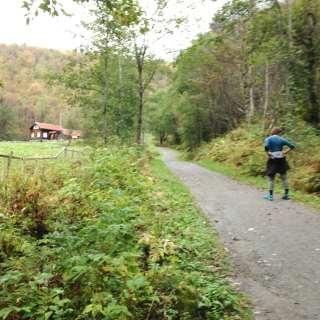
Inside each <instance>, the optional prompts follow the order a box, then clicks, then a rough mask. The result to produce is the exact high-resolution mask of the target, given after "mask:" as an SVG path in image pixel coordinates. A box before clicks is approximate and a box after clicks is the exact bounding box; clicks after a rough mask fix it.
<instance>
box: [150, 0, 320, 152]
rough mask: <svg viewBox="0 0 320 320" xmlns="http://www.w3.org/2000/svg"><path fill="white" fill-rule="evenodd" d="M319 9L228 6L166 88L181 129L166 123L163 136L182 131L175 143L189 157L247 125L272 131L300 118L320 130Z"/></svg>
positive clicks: (262, 2) (298, 3)
mask: <svg viewBox="0 0 320 320" xmlns="http://www.w3.org/2000/svg"><path fill="white" fill-rule="evenodd" d="M319 8H320V7H319V1H316V0H295V1H288V2H286V3H283V2H279V1H271V0H254V1H252V0H232V1H229V2H227V3H226V4H225V5H224V6H223V7H222V8H221V10H220V11H219V12H217V13H216V14H215V16H214V17H213V21H212V24H211V31H210V32H208V33H207V34H204V35H199V36H198V38H197V39H196V40H195V41H194V42H193V43H192V45H191V46H190V47H189V48H187V49H185V50H184V51H183V52H182V53H181V54H180V55H179V56H178V58H177V59H176V61H175V64H174V67H175V68H174V73H173V76H172V77H171V78H170V81H169V84H168V88H167V89H166V90H165V92H166V93H164V91H163V89H162V88H161V89H160V95H161V96H163V98H162V99H161V101H166V105H165V106H164V105H163V103H160V104H159V108H161V109H160V110H163V112H166V113H168V114H171V115H174V119H175V128H172V127H171V126H167V124H166V123H164V124H163V129H162V131H164V130H165V131H166V134H165V135H166V136H169V137H170V136H171V137H173V136H174V135H176V132H178V133H179V138H180V139H171V140H175V141H178V140H180V141H181V142H182V144H183V146H184V147H186V148H187V149H189V150H191V149H195V148H196V147H198V146H199V145H200V144H201V143H202V142H208V141H210V140H211V139H213V138H215V137H217V136H218V135H220V134H223V133H225V132H228V131H230V130H232V129H233V128H235V127H237V126H239V124H240V123H242V122H243V121H248V123H251V122H254V120H255V119H259V120H260V121H261V127H264V128H267V127H272V126H276V125H279V124H280V123H281V122H283V121H286V120H287V119H288V118H290V117H291V116H297V115H298V119H299V120H305V121H306V122H307V123H308V124H311V125H312V126H314V127H315V128H319V123H320V122H319V121H320V98H319V86H320V81H319V72H320V60H319V59H320V51H319V50H320V43H319V39H320V38H319V32H320V24H319V21H320V10H319ZM157 97H158V93H155V99H157ZM160 110H159V111H158V113H159V114H161V111H160ZM151 120H152V121H151V124H150V127H152V128H158V127H159V123H157V121H158V120H157V119H156V118H153V119H151ZM161 123H162V119H161V118H160V124H161ZM169 140H170V139H169Z"/></svg>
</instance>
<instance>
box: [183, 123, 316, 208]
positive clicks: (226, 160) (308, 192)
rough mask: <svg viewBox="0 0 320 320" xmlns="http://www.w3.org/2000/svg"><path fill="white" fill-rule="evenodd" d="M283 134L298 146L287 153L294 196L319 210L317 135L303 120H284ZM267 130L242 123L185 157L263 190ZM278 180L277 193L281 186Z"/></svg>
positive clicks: (264, 184) (265, 185) (264, 185)
mask: <svg viewBox="0 0 320 320" xmlns="http://www.w3.org/2000/svg"><path fill="white" fill-rule="evenodd" d="M287 125H288V127H287V130H286V132H285V134H284V136H285V137H286V138H288V139H289V140H290V141H292V142H293V143H295V144H296V146H297V148H296V149H295V150H294V151H293V152H291V153H290V154H289V155H288V159H289V164H290V166H291V170H290V171H289V179H290V185H291V186H292V189H293V198H294V199H295V200H299V201H301V202H304V203H306V204H310V205H312V206H313V207H315V208H318V209H320V197H319V195H320V149H319V148H317V147H315V146H319V145H320V136H319V135H318V134H317V131H316V130H315V129H314V128H312V127H310V126H306V125H305V123H303V122H295V123H294V125H292V124H290V123H287ZM267 135H268V132H266V131H265V130H262V129H261V127H260V126H259V125H251V126H247V125H243V126H240V127H239V128H237V129H235V130H233V131H231V132H230V133H228V134H226V135H224V136H222V137H220V138H217V139H214V140H213V141H211V142H210V143H207V144H203V145H202V146H201V147H200V148H199V149H198V150H197V151H196V153H194V154H193V155H192V154H190V153H189V154H188V155H187V156H189V157H191V158H192V159H194V160H196V161H198V162H199V163H200V164H202V165H204V166H206V167H207V168H209V169H211V170H214V171H218V172H221V173H223V174H226V175H229V176H231V177H234V178H236V179H239V180H242V181H245V182H249V183H251V184H254V185H256V186H258V187H261V188H264V189H266V187H267V182H266V178H265V177H264V176H265V169H266V165H265V164H266V154H265V151H264V147H263V143H264V139H265V137H266V136H267ZM281 188H282V187H281V182H280V181H279V183H278V192H279V191H280V190H281V192H282V189H281Z"/></svg>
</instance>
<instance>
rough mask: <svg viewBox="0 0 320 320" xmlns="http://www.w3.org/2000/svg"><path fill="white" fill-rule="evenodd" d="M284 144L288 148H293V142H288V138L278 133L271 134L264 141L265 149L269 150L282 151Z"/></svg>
mask: <svg viewBox="0 0 320 320" xmlns="http://www.w3.org/2000/svg"><path fill="white" fill-rule="evenodd" d="M284 146H287V147H289V148H290V149H294V148H295V145H294V144H292V143H290V142H289V141H288V140H286V139H284V138H282V137H280V136H278V135H272V136H270V137H268V138H267V139H266V140H265V141H264V148H265V150H266V151H270V152H277V151H282V149H283V147H284Z"/></svg>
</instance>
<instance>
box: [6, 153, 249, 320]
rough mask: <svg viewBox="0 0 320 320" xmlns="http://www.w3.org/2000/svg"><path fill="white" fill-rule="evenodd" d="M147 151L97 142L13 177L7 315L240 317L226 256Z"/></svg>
mask: <svg viewBox="0 0 320 320" xmlns="http://www.w3.org/2000/svg"><path fill="white" fill-rule="evenodd" d="M148 159H149V155H147V154H145V153H142V152H141V150H138V149H135V148H116V149H98V150H96V151H92V152H91V154H90V160H86V161H82V160H78V161H77V162H69V161H65V162H64V163H60V164H56V165H55V166H52V167H51V168H48V169H47V171H46V172H44V175H32V176H28V177H22V176H15V177H13V178H12V180H11V181H10V184H9V186H8V190H9V198H8V199H7V201H5V202H3V203H2V212H3V213H2V214H1V215H0V219H1V221H0V222H1V224H0V226H1V233H0V249H1V254H0V319H9V320H16V319H59V320H61V319H117V320H119V319H135V320H139V319H150V320H151V319H154V320H155V319H185V320H187V319H213V320H214V319H216V320H218V319H222V318H225V319H239V315H240V314H242V310H244V309H245V308H244V307H243V305H242V304H243V299H242V297H241V296H239V294H237V293H236V292H235V291H234V290H233V289H232V288H231V287H230V285H229V284H228V283H227V282H226V281H225V280H224V275H223V274H222V273H221V272H217V271H216V270H215V268H213V264H214V263H216V264H219V263H221V262H220V261H221V259H220V254H219V251H218V250H217V249H215V247H214V246H212V244H211V243H208V239H209V237H208V236H205V235H206V234H207V230H204V224H203V220H202V219H201V218H200V217H199V216H198V215H197V213H196V211H195V210H194V209H193V207H192V203H191V202H190V201H189V202H187V201H186V202H184V200H186V199H181V195H177V196H169V195H168V194H166V193H165V192H163V186H162V185H160V183H159V181H158V180H157V179H156V178H155V177H154V176H152V175H151V174H150V172H149V169H148V165H147V164H148V161H149V160H148ZM190 226H192V230H191V228H190ZM194 229H196V230H197V231H196V232H195V231H194ZM44 231H45V232H44ZM208 248H210V249H208ZM217 269H219V268H217Z"/></svg>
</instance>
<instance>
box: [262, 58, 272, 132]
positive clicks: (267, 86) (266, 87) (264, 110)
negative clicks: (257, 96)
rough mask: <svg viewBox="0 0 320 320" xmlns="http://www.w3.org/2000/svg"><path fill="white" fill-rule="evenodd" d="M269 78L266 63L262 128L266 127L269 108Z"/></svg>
mask: <svg viewBox="0 0 320 320" xmlns="http://www.w3.org/2000/svg"><path fill="white" fill-rule="evenodd" d="M269 79H270V77H269V62H266V70H265V88H264V90H265V93H264V108H263V120H264V128H265V127H266V118H267V112H268V107H269V90H270V80H269Z"/></svg>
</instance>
